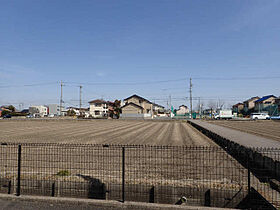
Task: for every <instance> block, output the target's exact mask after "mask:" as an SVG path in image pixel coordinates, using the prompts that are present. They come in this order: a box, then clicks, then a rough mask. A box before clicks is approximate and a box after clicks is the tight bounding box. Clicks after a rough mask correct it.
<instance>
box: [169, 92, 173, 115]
mask: <svg viewBox="0 0 280 210" xmlns="http://www.w3.org/2000/svg"><path fill="white" fill-rule="evenodd" d="M169 103H170V104H169V106H170V111H171V108H172V105H171V95H169Z"/></svg>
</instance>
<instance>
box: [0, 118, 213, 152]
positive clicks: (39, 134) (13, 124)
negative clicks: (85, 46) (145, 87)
mask: <svg viewBox="0 0 280 210" xmlns="http://www.w3.org/2000/svg"><path fill="white" fill-rule="evenodd" d="M0 127H1V130H0V141H1V142H20V143H27V142H28V143H29V142H32V143H81V144H141V145H143V144H149V145H190V146H191V145H192V146H213V145H214V143H213V142H212V141H211V140H209V139H208V138H207V137H205V136H204V135H202V134H201V133H199V132H198V131H197V130H196V129H194V128H192V127H191V126H190V125H189V124H187V123H186V122H183V121H144V120H1V121H0Z"/></svg>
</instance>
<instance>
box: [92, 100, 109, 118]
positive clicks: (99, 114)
mask: <svg viewBox="0 0 280 210" xmlns="http://www.w3.org/2000/svg"><path fill="white" fill-rule="evenodd" d="M88 103H89V113H90V115H91V116H92V117H93V118H104V117H107V116H108V102H107V101H104V100H102V99H96V100H93V101H89V102H88Z"/></svg>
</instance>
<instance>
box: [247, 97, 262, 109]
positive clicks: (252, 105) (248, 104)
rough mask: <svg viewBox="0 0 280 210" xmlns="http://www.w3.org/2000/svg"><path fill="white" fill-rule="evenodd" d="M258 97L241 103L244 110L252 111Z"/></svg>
mask: <svg viewBox="0 0 280 210" xmlns="http://www.w3.org/2000/svg"><path fill="white" fill-rule="evenodd" d="M259 99H260V97H258V96H255V97H252V98H250V99H248V100H246V101H244V102H243V104H244V109H247V110H252V109H254V108H255V101H257V100H259Z"/></svg>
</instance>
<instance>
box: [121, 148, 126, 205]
mask: <svg viewBox="0 0 280 210" xmlns="http://www.w3.org/2000/svg"><path fill="white" fill-rule="evenodd" d="M124 188H125V147H122V202H124V201H125V189H124Z"/></svg>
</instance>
